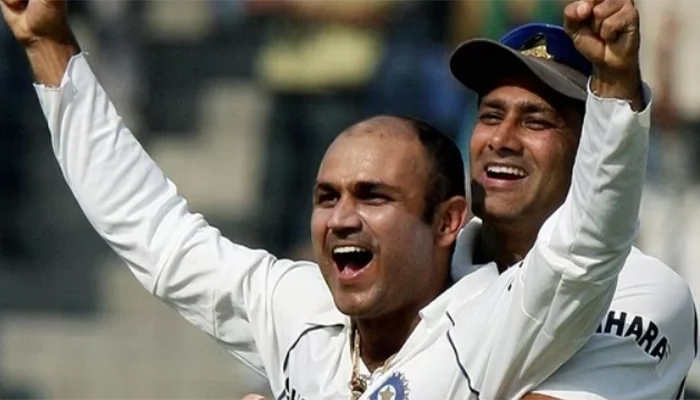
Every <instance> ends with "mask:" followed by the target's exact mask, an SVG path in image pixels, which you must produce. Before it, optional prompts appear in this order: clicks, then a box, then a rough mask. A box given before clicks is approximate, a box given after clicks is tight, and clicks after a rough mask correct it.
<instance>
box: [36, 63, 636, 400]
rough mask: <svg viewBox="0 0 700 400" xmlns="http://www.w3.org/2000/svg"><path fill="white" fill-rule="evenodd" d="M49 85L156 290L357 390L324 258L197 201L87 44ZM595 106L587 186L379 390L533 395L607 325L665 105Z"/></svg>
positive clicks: (317, 384) (587, 126) (92, 181)
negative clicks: (248, 236)
mask: <svg viewBox="0 0 700 400" xmlns="http://www.w3.org/2000/svg"><path fill="white" fill-rule="evenodd" d="M36 90H37V94H38V97H39V101H40V104H41V106H42V109H43V110H44V113H45V116H46V119H47V121H48V125H49V129H50V132H51V140H52V145H53V149H54V152H55V155H56V158H57V160H58V162H59V165H60V168H61V170H62V172H63V174H64V176H65V179H66V181H67V183H68V185H69V186H70V188H71V190H72V192H73V194H74V195H75V197H76V199H77V200H78V203H79V204H80V206H81V207H82V209H83V211H84V213H85V215H86V216H87V218H88V220H89V221H90V223H91V224H92V225H93V227H94V228H95V229H96V231H97V232H98V233H99V234H100V235H101V236H102V237H103V238H104V240H105V241H106V242H107V243H108V244H109V245H110V246H111V248H112V249H113V250H114V251H115V252H116V253H117V254H118V255H119V256H120V257H121V258H122V259H123V260H124V261H125V262H126V264H127V265H128V266H129V268H130V269H131V270H132V272H133V273H134V275H135V277H136V278H137V279H138V281H139V282H140V283H141V284H142V285H143V286H144V287H145V288H146V289H147V290H149V291H150V292H151V293H153V294H154V295H155V296H157V297H159V298H160V299H162V300H163V301H164V302H165V303H167V304H168V305H170V306H171V307H172V308H174V309H175V310H177V312H179V313H180V314H181V315H182V316H183V317H184V318H186V319H187V320H188V321H190V322H191V323H192V324H194V325H196V326H197V327H199V328H200V329H202V330H203V331H204V332H206V333H208V334H209V335H211V336H213V337H214V338H215V339H216V340H217V341H218V342H219V343H221V344H222V345H223V346H224V347H226V348H227V349H228V350H229V351H230V352H231V353H233V354H235V355H236V356H237V357H239V358H240V359H241V360H243V361H244V362H245V363H247V364H248V365H249V366H251V367H252V368H254V369H256V370H257V371H259V372H260V373H265V374H266V376H267V377H268V379H269V381H270V384H271V388H272V390H273V393H275V396H276V397H277V398H279V399H285V398H286V399H307V400H311V399H347V398H349V397H350V390H349V387H348V383H349V381H350V376H351V368H352V359H351V351H350V347H351V346H350V343H349V340H348V339H349V333H350V329H349V323H350V321H349V319H348V318H347V317H346V316H344V315H342V314H341V313H340V312H338V310H337V309H335V307H334V304H333V300H332V297H331V295H330V292H329V290H328V288H327V287H326V285H325V283H324V281H323V279H322V277H321V274H320V271H319V269H318V266H317V265H315V264H313V263H309V262H294V261H290V260H281V259H277V258H275V257H274V256H273V255H271V254H269V253H268V252H266V251H264V250H253V249H249V248H246V247H243V246H240V245H237V244H235V243H232V242H230V241H229V240H227V239H226V238H224V237H222V235H221V233H220V232H219V231H218V230H217V229H216V228H214V227H212V226H210V225H209V224H208V223H207V222H206V221H205V220H204V218H203V217H202V216H201V215H199V214H195V213H191V212H189V210H188V208H187V203H186V201H185V200H184V199H183V198H182V197H180V196H178V194H177V190H176V187H175V185H174V184H173V183H172V182H171V181H169V180H168V179H167V178H166V177H165V176H164V174H163V172H162V171H161V170H160V169H159V168H158V166H157V165H156V164H155V163H154V162H153V160H152V159H151V158H150V157H149V156H148V154H147V153H146V152H145V151H144V149H143V148H142V147H141V145H140V144H139V143H138V142H137V140H136V139H135V138H134V136H133V135H132V134H131V132H130V131H129V130H128V129H127V127H126V126H124V124H123V122H122V120H121V119H120V117H119V115H118V114H117V112H116V110H115V109H114V107H113V105H112V103H111V102H110V100H109V98H108V97H107V95H106V93H105V92H104V90H103V89H102V87H101V86H100V85H99V83H98V82H97V79H96V78H95V76H94V75H93V73H92V71H91V70H90V67H89V65H88V63H87V61H86V59H85V57H84V55H82V54H80V55H77V56H75V57H73V59H72V60H71V62H70V64H69V65H68V68H67V71H66V73H65V76H64V79H63V81H62V83H61V85H60V87H59V88H56V89H52V88H46V87H44V86H41V85H37V87H36ZM587 110H588V112H587V114H586V117H585V120H584V127H583V133H582V138H581V142H580V146H579V147H580V148H579V153H578V156H577V160H576V165H575V167H574V172H573V183H572V188H571V191H570V193H569V195H568V197H567V200H566V202H565V203H564V205H563V206H562V207H561V208H560V209H559V210H557V211H556V212H555V213H554V214H553V216H552V217H551V218H549V219H548V220H547V221H546V223H545V224H544V226H543V227H542V229H541V231H540V233H539V236H538V239H537V241H536V243H535V245H534V246H533V249H532V251H530V252H529V253H528V254H527V256H526V257H525V259H524V261H523V262H522V263H521V264H519V265H518V266H517V267H514V268H512V269H511V270H510V271H509V272H508V273H506V274H502V275H498V274H497V270H496V268H495V264H487V265H485V266H484V267H483V268H479V270H478V271H475V272H474V273H471V274H469V275H468V276H466V277H465V278H464V279H462V280H460V281H459V282H457V283H455V284H454V285H453V286H452V287H451V288H450V289H449V290H447V291H446V292H444V293H443V294H442V295H441V296H440V297H439V298H438V299H436V300H435V301H433V302H432V303H431V304H429V305H428V306H426V307H425V308H424V309H423V310H422V311H421V317H422V320H421V321H420V323H419V324H418V326H417V327H416V329H415V331H414V332H413V333H412V334H411V336H410V337H409V339H408V340H407V342H406V343H405V345H404V346H403V347H402V349H401V350H400V351H399V353H398V354H397V355H396V357H395V358H394V359H393V361H392V362H391V363H390V364H389V365H388V368H387V369H386V370H385V371H380V372H379V373H376V374H375V376H373V377H372V379H371V383H370V385H369V387H368V389H367V391H366V392H365V394H364V395H363V399H377V398H382V399H391V398H393V399H397V400H400V399H408V398H410V399H413V400H417V399H429V400H432V399H438V398H440V399H446V398H460V399H477V398H480V399H494V398H499V399H500V398H517V397H519V396H521V395H523V394H525V393H527V392H528V391H530V390H531V389H533V388H534V387H536V386H537V385H538V384H540V383H542V382H543V381H544V380H545V378H547V377H548V376H550V375H551V374H552V373H553V372H554V371H556V370H557V369H558V368H559V367H560V366H561V365H562V364H563V363H564V362H565V361H566V360H568V359H569V358H570V357H571V356H573V355H574V354H575V353H576V351H577V350H579V349H580V348H581V347H582V346H583V345H584V343H585V342H586V341H587V340H588V339H589V337H590V335H591V334H593V332H594V331H595V329H596V328H597V326H598V324H599V323H600V321H601V319H602V318H603V315H604V313H605V312H606V311H607V309H608V306H609V305H610V301H611V299H612V295H613V293H614V290H615V285H616V280H617V275H618V273H619V271H620V269H621V268H622V265H623V263H624V260H625V259H626V257H627V256H628V254H629V251H630V248H631V246H632V242H633V240H634V238H635V235H636V231H637V218H638V209H639V203H640V198H641V190H642V182H643V179H644V165H645V158H646V150H647V142H648V130H649V107H647V109H646V110H645V111H644V112H642V113H634V112H633V111H632V110H631V109H630V107H629V105H628V104H627V103H626V102H624V101H618V100H610V99H607V100H603V99H597V98H595V97H593V96H589V100H588V103H587ZM388 334H391V333H390V332H388ZM361 367H362V368H364V366H361ZM365 372H367V371H366V368H365Z"/></svg>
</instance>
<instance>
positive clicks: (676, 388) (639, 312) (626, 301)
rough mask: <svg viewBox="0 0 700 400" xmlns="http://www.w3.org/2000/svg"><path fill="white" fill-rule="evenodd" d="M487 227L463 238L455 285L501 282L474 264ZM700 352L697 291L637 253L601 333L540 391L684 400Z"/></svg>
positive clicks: (472, 225) (575, 396)
mask: <svg viewBox="0 0 700 400" xmlns="http://www.w3.org/2000/svg"><path fill="white" fill-rule="evenodd" d="M480 229H481V221H480V220H479V219H478V218H473V219H472V220H471V221H469V223H468V224H467V225H466V227H465V228H464V229H463V230H462V232H460V236H459V238H458V242H457V246H456V252H455V256H454V257H455V261H456V262H457V263H458V265H459V268H453V269H452V274H453V276H452V278H453V280H455V281H459V280H460V279H469V277H470V276H472V275H473V274H477V275H479V276H486V277H487V278H486V279H487V280H488V281H490V282H491V283H495V282H496V281H497V277H496V276H497V272H495V271H494V270H493V269H491V268H489V266H487V265H481V264H473V263H472V254H473V253H474V249H475V247H476V245H477V244H476V238H477V237H478V232H479V230H480ZM484 269H487V270H488V271H484ZM514 272H515V270H514V268H511V269H508V270H507V271H506V272H504V275H507V274H512V273H514ZM697 351H698V348H697V315H696V312H695V305H694V301H693V298H692V294H691V292H690V288H689V287H688V285H687V284H686V283H685V282H684V281H683V279H681V277H680V276H678V274H676V273H675V272H674V271H673V270H672V269H671V268H669V267H668V266H667V265H665V264H663V263H662V262H661V261H659V260H657V259H655V258H653V257H650V256H647V255H645V254H644V253H642V252H641V251H640V250H639V249H637V248H632V251H631V252H630V254H629V256H628V257H627V259H626V261H625V265H624V266H623V268H622V271H621V272H620V275H619V278H618V282H617V287H616V289H615V295H614V296H613V300H612V304H611V305H610V309H609V310H608V311H607V312H606V313H605V315H604V317H603V319H602V320H601V322H600V323H599V325H598V328H597V329H596V332H595V334H594V335H593V336H592V337H591V338H590V339H589V340H588V342H586V344H585V345H584V346H583V348H582V349H581V350H580V351H578V352H577V353H576V354H575V355H574V356H573V357H572V358H571V359H569V361H567V362H566V363H565V364H564V365H563V366H562V367H561V368H559V369H558V370H557V371H556V372H555V373H554V374H553V375H552V376H550V377H549V378H547V380H546V381H545V382H543V383H541V384H540V385H538V386H537V388H536V389H535V390H533V391H534V392H537V393H540V394H545V395H548V396H550V397H554V398H560V399H567V400H579V399H580V400H584V399H677V398H682V394H683V391H684V384H685V377H686V375H687V374H688V371H689V369H690V366H691V364H692V362H693V360H694V359H695V357H696V356H697Z"/></svg>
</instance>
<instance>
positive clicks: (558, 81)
mask: <svg viewBox="0 0 700 400" xmlns="http://www.w3.org/2000/svg"><path fill="white" fill-rule="evenodd" d="M450 70H451V71H452V75H454V77H455V78H456V79H457V80H458V81H460V82H461V83H462V84H463V85H464V86H466V87H468V88H470V89H471V90H473V91H475V92H476V93H477V94H480V95H485V94H486V93H487V92H488V91H489V90H492V89H493V88H494V87H496V85H498V84H499V82H501V81H502V80H503V79H506V78H509V77H520V76H523V75H525V76H528V75H529V76H532V77H534V78H536V79H538V80H539V81H540V82H541V83H543V84H544V85H546V86H547V87H549V88H551V89H552V90H554V91H555V92H557V93H559V94H561V95H563V96H566V97H568V98H571V99H574V100H578V101H586V97H587V95H588V91H587V90H586V89H587V88H586V85H587V82H588V78H587V77H586V76H585V75H584V74H583V73H581V72H578V71H576V70H575V69H573V68H571V67H568V66H566V65H564V64H560V63H557V62H554V61H550V60H546V59H540V58H536V57H531V56H525V55H523V54H520V53H519V52H518V51H516V50H513V49H511V48H510V47H507V46H504V45H502V44H501V43H498V42H496V41H493V40H488V39H473V40H468V41H466V42H464V43H462V44H461V45H460V46H459V47H457V49H456V50H455V51H454V52H453V53H452V57H451V58H450Z"/></svg>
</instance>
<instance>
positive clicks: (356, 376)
mask: <svg viewBox="0 0 700 400" xmlns="http://www.w3.org/2000/svg"><path fill="white" fill-rule="evenodd" d="M352 336H353V351H352V375H351V376H350V399H351V400H357V399H359V398H360V396H362V394H363V393H364V392H365V390H367V385H368V383H367V378H365V377H363V376H362V375H361V374H360V333H359V332H358V331H357V329H353V331H352ZM396 354H397V353H394V354H393V355H392V356H391V357H389V358H387V359H386V361H384V363H383V364H382V366H381V367H380V371H381V373H382V374H383V373H384V372H386V370H387V368H388V367H389V363H391V361H392V360H393V359H394V357H395V356H396Z"/></svg>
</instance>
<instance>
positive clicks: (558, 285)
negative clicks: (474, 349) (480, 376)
mask: <svg viewBox="0 0 700 400" xmlns="http://www.w3.org/2000/svg"><path fill="white" fill-rule="evenodd" d="M645 92H646V93H645V95H646V98H647V99H650V93H649V90H648V87H646V86H645ZM650 108H651V107H650V104H647V107H646V108H645V109H644V110H643V111H642V112H640V113H636V112H634V111H633V110H632V108H631V106H630V104H629V103H628V102H626V101H623V100H617V99H602V98H598V97H596V96H594V95H593V94H591V93H590V90H589V96H588V99H587V102H586V114H585V117H584V121H583V130H582V133H581V139H580V142H579V147H578V152H577V155H576V160H575V164H574V167H573V175H572V183H571V188H570V190H569V193H568V195H567V197H566V200H565V202H564V203H563V204H562V206H561V207H560V208H559V209H557V210H556V211H555V212H554V213H553V214H552V216H551V217H550V218H548V219H547V221H546V222H545V223H544V224H543V226H542V228H541V229H540V232H539V234H538V237H537V239H536V241H535V243H534V245H533V248H532V249H531V251H530V252H529V253H528V254H527V255H526V256H525V258H524V260H523V262H522V263H521V264H520V265H518V266H514V267H513V268H518V271H517V273H516V274H515V275H514V281H513V283H512V287H511V291H512V296H509V297H507V298H508V299H509V303H508V304H509V306H508V309H507V311H506V318H505V319H504V324H503V325H502V326H501V327H500V329H499V332H498V333H497V335H498V339H497V343H499V344H498V346H496V348H495V349H494V352H493V353H492V354H491V355H490V358H489V367H488V368H489V369H487V371H488V372H489V376H490V383H491V384H492V385H493V386H496V385H498V384H500V386H499V389H498V390H497V393H496V397H497V398H513V397H520V396H522V395H524V394H525V393H527V389H528V388H529V387H531V386H532V385H536V384H538V383H540V382H542V381H543V380H544V379H545V378H546V377H548V376H549V375H550V374H552V373H553V372H554V371H555V370H556V369H557V368H559V367H560V366H561V365H562V364H563V363H564V362H565V361H566V360H568V359H569V358H570V357H571V356H573V355H574V354H575V353H576V351H578V350H579V349H580V348H581V347H582V346H583V345H584V344H585V342H586V341H587V340H588V339H589V338H590V336H591V335H592V334H593V332H594V331H595V329H596V327H597V326H598V323H599V322H600V320H601V318H602V317H603V315H604V313H605V311H606V310H607V309H608V307H609V305H610V302H611V301H612V298H613V294H614V291H615V287H616V282H617V277H618V274H619V272H620V270H621V268H622V266H623V264H624V261H625V258H626V257H627V255H628V254H629V252H630V249H631V246H632V244H633V242H634V240H635V238H636V234H637V231H638V213H639V207H640V201H641V195H642V187H643V181H644V172H645V162H646V155H647V147H648V134H649V125H650V117H649V113H650Z"/></svg>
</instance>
